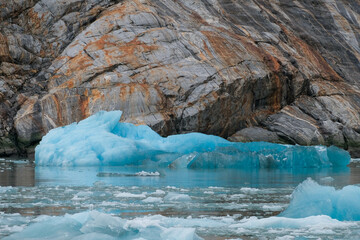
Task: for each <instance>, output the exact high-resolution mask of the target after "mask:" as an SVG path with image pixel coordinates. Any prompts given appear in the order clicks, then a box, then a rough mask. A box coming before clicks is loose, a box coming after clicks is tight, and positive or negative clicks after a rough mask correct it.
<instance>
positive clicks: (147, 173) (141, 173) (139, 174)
mask: <svg viewBox="0 0 360 240" xmlns="http://www.w3.org/2000/svg"><path fill="white" fill-rule="evenodd" d="M135 175H136V176H140V177H156V176H160V173H159V172H145V171H141V172H138V173H135Z"/></svg>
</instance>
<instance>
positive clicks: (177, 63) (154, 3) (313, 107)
mask: <svg viewBox="0 0 360 240" xmlns="http://www.w3.org/2000/svg"><path fill="white" fill-rule="evenodd" d="M0 20H1V21H0V61H1V64H0V114H1V119H0V154H2V155H5V154H12V153H16V152H17V151H19V152H20V153H24V152H25V151H26V149H31V146H32V145H34V144H37V142H38V141H39V140H40V139H41V137H42V136H43V135H44V134H45V133H47V132H48V131H49V130H50V129H52V128H55V127H58V126H63V125H66V124H69V123H71V122H74V121H80V120H81V119H84V118H86V117H88V116H90V115H92V114H94V113H96V112H98V111H99V110H118V109H120V110H122V111H123V112H124V116H123V119H122V121H127V122H132V123H138V124H147V125H149V126H151V127H152V128H153V129H154V130H156V131H157V132H159V133H160V134H162V135H169V134H175V133H184V132H190V131H199V132H204V133H208V134H215V135H219V136H222V137H230V136H232V135H233V134H234V133H236V132H237V131H239V130H240V132H238V133H236V134H235V135H234V136H233V137H232V138H231V139H233V140H241V141H254V140H255V141H258V140H269V141H275V142H286V143H294V144H295V143H297V144H302V145H312V144H325V145H337V146H340V147H343V148H345V149H349V150H350V152H351V153H352V155H353V156H355V157H356V156H360V114H359V110H360V89H359V86H360V85H359V84H360V46H359V41H360V3H359V1H356V0H353V1H345V0H326V1H321V0H312V1H307V0H306V1H285V0H270V1H269V0H256V1H255V0H251V1H245V0H240V1H229V0H193V1H187V0H176V1H175V0H169V1H168V0H166V1H165V0H134V1H127V0H124V1H119V0H19V1H10V2H9V1H7V0H0ZM253 135H258V136H257V137H254V136H253ZM236 136H237V137H236ZM262 136H263V138H262Z"/></svg>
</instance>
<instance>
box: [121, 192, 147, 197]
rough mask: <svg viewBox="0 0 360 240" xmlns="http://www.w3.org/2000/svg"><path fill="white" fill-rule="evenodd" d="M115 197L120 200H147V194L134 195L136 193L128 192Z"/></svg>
mask: <svg viewBox="0 0 360 240" xmlns="http://www.w3.org/2000/svg"><path fill="white" fill-rule="evenodd" d="M115 197H118V198H146V193H140V194H134V193H128V192H121V193H117V194H115Z"/></svg>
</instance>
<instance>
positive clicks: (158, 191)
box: [152, 189, 165, 195]
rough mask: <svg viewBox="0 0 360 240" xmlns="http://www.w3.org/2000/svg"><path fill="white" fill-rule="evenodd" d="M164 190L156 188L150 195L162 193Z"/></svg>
mask: <svg viewBox="0 0 360 240" xmlns="http://www.w3.org/2000/svg"><path fill="white" fill-rule="evenodd" d="M164 194H165V191H163V190H161V189H156V191H155V192H153V193H152V195H164Z"/></svg>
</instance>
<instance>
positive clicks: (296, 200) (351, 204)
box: [279, 179, 360, 221]
mask: <svg viewBox="0 0 360 240" xmlns="http://www.w3.org/2000/svg"><path fill="white" fill-rule="evenodd" d="M317 215H326V216H329V217H331V218H333V219H337V220H340V221H360V187H358V186H355V185H349V186H346V187H344V188H342V189H340V190H336V189H335V188H334V187H330V186H321V185H319V184H318V183H317V182H315V181H313V180H312V179H307V180H305V181H304V182H303V183H301V184H300V185H299V186H297V187H296V189H295V190H294V192H293V193H292V196H291V201H290V205H289V207H288V208H287V209H286V210H285V211H283V212H282V213H281V214H280V215H279V216H280V217H287V218H305V217H310V216H317Z"/></svg>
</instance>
